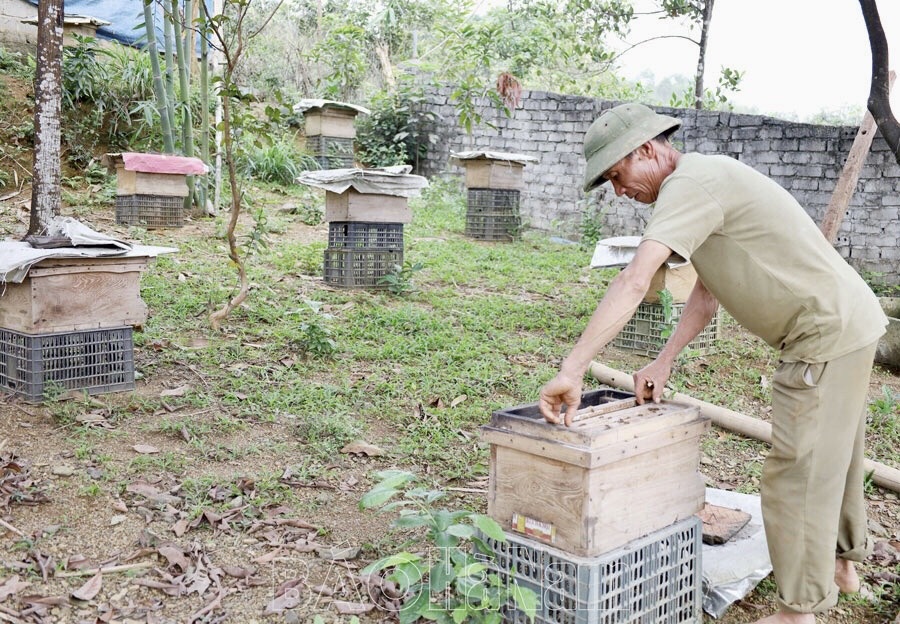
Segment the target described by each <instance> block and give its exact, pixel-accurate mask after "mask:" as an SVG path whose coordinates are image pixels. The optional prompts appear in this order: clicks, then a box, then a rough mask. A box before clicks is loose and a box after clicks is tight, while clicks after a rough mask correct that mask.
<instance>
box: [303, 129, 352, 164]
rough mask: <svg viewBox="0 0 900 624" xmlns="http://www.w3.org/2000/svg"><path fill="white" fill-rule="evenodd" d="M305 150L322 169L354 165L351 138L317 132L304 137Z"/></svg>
mask: <svg viewBox="0 0 900 624" xmlns="http://www.w3.org/2000/svg"><path fill="white" fill-rule="evenodd" d="M306 150H307V151H308V152H309V153H310V154H311V155H312V156H313V158H315V160H316V162H317V163H319V166H320V167H321V168H322V169H349V168H351V167H353V166H354V155H353V139H348V138H344V137H332V136H325V135H324V134H317V135H314V136H310V137H306Z"/></svg>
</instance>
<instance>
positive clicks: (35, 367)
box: [0, 327, 134, 402]
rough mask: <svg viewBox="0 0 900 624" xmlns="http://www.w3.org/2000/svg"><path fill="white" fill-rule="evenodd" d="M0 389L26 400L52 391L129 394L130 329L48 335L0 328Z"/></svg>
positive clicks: (37, 399)
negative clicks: (120, 392)
mask: <svg viewBox="0 0 900 624" xmlns="http://www.w3.org/2000/svg"><path fill="white" fill-rule="evenodd" d="M0 389H2V390H3V391H6V392H8V393H11V394H15V395H18V396H22V397H24V398H25V400H27V401H31V402H40V401H42V400H43V399H44V398H45V395H48V394H50V393H56V392H67V391H73V390H74V391H82V392H87V393H88V394H103V393H107V392H119V391H123V390H133V389H134V343H133V341H132V328H131V327H115V328H111V329H93V330H86V331H73V332H58V333H49V334H25V333H21V332H17V331H13V330H10V329H4V328H0Z"/></svg>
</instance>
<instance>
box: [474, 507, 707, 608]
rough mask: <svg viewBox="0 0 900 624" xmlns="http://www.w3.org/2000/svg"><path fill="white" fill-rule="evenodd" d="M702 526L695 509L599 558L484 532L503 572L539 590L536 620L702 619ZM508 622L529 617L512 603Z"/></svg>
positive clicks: (508, 579) (509, 578) (498, 569)
mask: <svg viewBox="0 0 900 624" xmlns="http://www.w3.org/2000/svg"><path fill="white" fill-rule="evenodd" d="M702 537H703V525H702V523H701V522H700V519H699V518H697V517H696V516H691V517H690V518H688V519H686V520H682V521H680V522H677V523H675V524H673V525H671V526H669V527H666V528H664V529H661V530H659V531H656V532H654V533H651V534H649V535H647V536H645V537H642V538H640V539H636V540H633V541H632V542H629V543H628V544H626V545H625V546H623V547H621V548H618V549H616V550H614V551H611V552H609V553H607V554H605V555H600V556H597V557H591V558H586V557H577V556H575V555H571V554H568V553H565V552H563V551H561V550H558V549H555V548H552V547H550V546H547V545H545V544H541V543H539V542H536V541H533V540H530V539H528V538H525V537H522V536H520V535H517V534H514V533H509V532H506V541H505V542H500V541H497V540H492V539H490V538H487V537H485V536H483V535H482V536H481V539H482V540H483V541H484V542H485V543H486V544H487V545H488V547H489V549H490V550H491V551H492V554H493V561H492V565H493V566H494V568H495V571H496V572H497V573H498V574H499V575H500V576H501V578H502V579H503V580H504V581H505V582H507V583H512V582H513V581H515V582H516V583H518V584H519V585H520V586H521V587H525V588H528V589H530V590H532V591H533V592H535V594H537V598H538V608H537V616H536V618H535V624H688V623H690V624H695V623H700V622H702V620H703V612H702V570H701V566H700V557H701V548H702V543H701V540H702ZM504 621H505V622H509V623H513V624H526V623H527V622H528V619H527V618H526V616H525V614H524V613H523V612H521V611H519V610H517V609H514V608H512V607H509V608H508V609H507V610H506V612H505V613H504Z"/></svg>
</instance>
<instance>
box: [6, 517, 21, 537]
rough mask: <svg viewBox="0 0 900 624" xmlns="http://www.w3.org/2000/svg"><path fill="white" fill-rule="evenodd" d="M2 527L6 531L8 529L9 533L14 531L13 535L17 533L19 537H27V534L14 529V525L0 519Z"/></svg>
mask: <svg viewBox="0 0 900 624" xmlns="http://www.w3.org/2000/svg"><path fill="white" fill-rule="evenodd" d="M0 526H2V527H3V528H4V529H6V530H7V531H12V532H13V533H15V534H16V535H18V536H19V537H25V534H24V533H22V531H20V530H19V529H17V528H16V527H14V526H13V525H11V524H10V523H9V522H7V521H6V520H4V519H3V518H0Z"/></svg>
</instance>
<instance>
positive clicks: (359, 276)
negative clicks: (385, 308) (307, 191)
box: [297, 165, 428, 289]
mask: <svg viewBox="0 0 900 624" xmlns="http://www.w3.org/2000/svg"><path fill="white" fill-rule="evenodd" d="M410 170H411V167H409V166H407V165H404V166H399V167H384V168H379V169H337V170H325V171H307V172H304V173H303V174H301V175H300V176H299V177H298V178H297V181H298V182H300V183H301V184H306V185H309V186H313V187H316V188H320V189H323V190H324V191H325V221H327V222H328V247H327V248H326V249H325V261H324V276H325V283H327V284H330V285H332V286H338V287H342V288H370V289H379V288H387V286H388V285H387V284H386V283H385V282H384V280H383V278H384V277H385V276H386V275H387V274H389V273H391V272H392V271H393V270H394V267H395V266H402V265H403V226H404V225H405V224H407V223H410V222H411V221H412V211H411V210H410V207H409V197H410V196H411V195H414V194H416V193H418V192H419V190H420V189H422V188H424V187H426V186H428V180H426V179H425V178H423V177H422V176H417V175H410V173H409V172H410Z"/></svg>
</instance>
